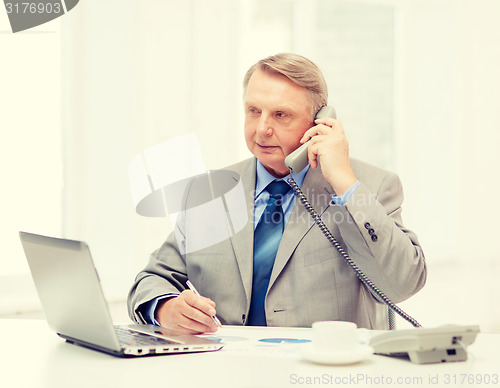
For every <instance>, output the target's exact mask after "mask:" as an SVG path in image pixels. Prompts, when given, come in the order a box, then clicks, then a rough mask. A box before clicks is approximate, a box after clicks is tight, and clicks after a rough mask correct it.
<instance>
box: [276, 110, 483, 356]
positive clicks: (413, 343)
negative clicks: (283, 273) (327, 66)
mask: <svg viewBox="0 0 500 388" xmlns="http://www.w3.org/2000/svg"><path fill="white" fill-rule="evenodd" d="M324 117H333V118H336V114H335V109H333V107H331V106H325V107H323V108H321V109H320V110H319V112H318V113H317V115H316V118H317V119H318V118H324ZM308 145H309V141H308V142H306V143H304V144H303V145H302V146H300V147H299V148H298V149H296V150H295V151H294V152H292V153H291V154H290V155H288V156H287V157H286V158H285V165H286V166H287V167H288V168H289V169H290V172H295V173H298V172H300V171H302V170H303V169H304V168H305V167H306V166H307V164H308V160H309V159H308V155H307V147H308ZM287 182H288V183H289V184H290V186H291V187H292V189H293V191H294V193H295V195H296V196H297V198H298V199H299V201H300V202H301V204H302V206H304V207H305V209H306V210H307V212H308V213H309V214H310V215H311V217H312V218H313V220H314V222H315V223H316V225H317V226H318V227H319V228H320V230H321V232H322V233H323V234H324V235H325V237H326V238H327V239H328V241H330V243H331V244H332V245H333V246H334V247H335V248H336V249H337V251H338V252H339V254H340V255H341V257H342V258H343V260H344V262H345V263H346V264H347V265H348V266H349V267H351V269H352V270H353V271H354V272H355V274H356V276H357V277H358V279H359V280H360V281H361V282H362V283H363V284H364V285H365V286H366V287H367V288H368V289H369V290H370V292H371V293H372V294H373V295H374V296H375V297H376V298H377V299H378V300H379V301H381V302H383V303H385V304H386V305H387V307H388V308H389V329H393V328H394V327H393V323H394V322H393V321H392V319H391V317H392V318H393V314H394V313H396V314H398V315H399V316H401V317H402V318H403V319H405V320H406V321H408V322H409V323H411V324H412V325H413V327H415V328H418V331H416V332H412V331H399V332H390V333H387V334H384V335H382V336H381V338H379V337H375V338H374V339H372V341H371V342H370V345H371V346H372V347H373V348H374V350H375V352H376V353H378V354H386V355H400V354H401V353H406V354H408V355H409V357H410V360H411V361H412V362H414V363H436V362H447V361H464V360H466V359H467V351H466V346H467V345H469V344H471V343H472V342H474V339H475V335H476V334H477V332H479V327H477V326H473V327H468V326H457V327H455V328H454V329H453V330H450V329H448V328H446V327H445V328H439V329H432V328H431V329H424V328H422V326H421V325H420V324H419V323H418V322H417V321H416V320H415V319H414V318H413V317H411V316H410V315H408V314H407V313H405V312H404V311H403V310H402V309H401V308H399V307H398V306H396V305H395V304H394V303H393V302H392V301H391V300H390V299H389V298H388V297H387V295H385V293H384V292H383V291H382V290H380V289H379V288H378V287H377V286H376V285H375V284H374V283H373V282H372V281H371V280H370V279H369V278H368V277H367V276H366V275H365V274H364V273H363V271H361V269H360V268H359V267H358V266H357V265H356V263H355V262H354V261H353V260H352V259H351V258H350V257H349V255H348V254H347V252H346V251H345V250H344V248H343V247H342V245H340V243H339V242H338V241H337V240H336V239H335V237H334V236H333V235H332V233H331V232H330V231H329V230H328V228H327V227H326V225H325V224H324V222H323V220H322V219H321V216H320V215H319V214H318V213H317V212H316V210H314V208H313V207H312V206H311V204H310V203H309V201H308V200H307V197H306V196H305V194H304V193H303V192H302V190H301V189H300V187H299V186H298V184H297V183H296V182H295V180H294V179H293V177H292V176H291V175H290V177H289V178H288V179H287ZM405 333H410V334H409V335H406V334H405ZM408 337H410V339H411V340H408ZM464 337H466V338H465V339H466V340H465V341H464V340H463V339H464ZM422 343H425V345H426V346H425V349H424V348H423V347H422V346H421V344H422ZM389 344H391V345H390V346H389ZM455 345H456V346H455Z"/></svg>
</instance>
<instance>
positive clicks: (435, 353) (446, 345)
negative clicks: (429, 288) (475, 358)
mask: <svg viewBox="0 0 500 388" xmlns="http://www.w3.org/2000/svg"><path fill="white" fill-rule="evenodd" d="M477 333H479V326H477V325H472V326H458V325H457V326H451V325H450V326H442V327H436V328H429V329H426V328H422V327H419V328H415V329H409V330H393V331H389V332H386V333H383V334H379V335H376V336H375V337H373V338H372V339H371V340H370V346H371V347H372V348H373V349H374V351H375V354H381V355H386V356H393V357H402V358H409V359H410V361H411V362H414V363H416V364H431V363H439V362H450V361H465V360H467V349H466V347H467V346H468V345H470V344H472V343H473V342H474V340H475V339H476V335H477Z"/></svg>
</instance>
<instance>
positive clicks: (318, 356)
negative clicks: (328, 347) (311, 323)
mask: <svg viewBox="0 0 500 388" xmlns="http://www.w3.org/2000/svg"><path fill="white" fill-rule="evenodd" d="M301 348H302V349H301V354H302V357H303V358H304V359H306V360H308V361H312V362H316V363H318V364H328V365H347V364H355V363H357V362H360V361H363V360H364V359H365V358H367V357H369V356H371V355H372V354H373V348H372V347H371V346H368V345H359V346H358V347H357V348H355V349H353V350H349V351H340V352H339V351H331V352H327V351H320V350H316V349H314V348H313V344H312V343H309V344H304V345H302V346H301Z"/></svg>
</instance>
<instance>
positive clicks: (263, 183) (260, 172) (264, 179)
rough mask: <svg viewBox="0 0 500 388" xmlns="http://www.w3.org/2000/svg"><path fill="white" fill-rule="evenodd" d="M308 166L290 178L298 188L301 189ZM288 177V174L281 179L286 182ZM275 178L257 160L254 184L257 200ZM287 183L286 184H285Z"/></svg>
mask: <svg viewBox="0 0 500 388" xmlns="http://www.w3.org/2000/svg"><path fill="white" fill-rule="evenodd" d="M309 167H310V166H309V165H307V166H306V167H305V168H304V169H303V170H302V171H301V172H299V173H298V174H295V173H293V172H292V174H291V175H292V178H293V179H294V180H295V182H297V184H298V185H299V187H302V183H303V182H304V178H305V176H306V174H307V171H309ZM288 177H290V174H288V175H287V176H285V177H284V178H281V179H282V180H284V181H285V182H286V180H287V179H288ZM275 179H276V177H274V176H272V175H271V174H270V173H269V171H267V170H266V168H265V167H264V165H263V164H262V163H261V162H260V160H258V159H257V179H256V182H255V198H257V197H258V196H259V195H260V194H261V193H262V191H263V190H264V189H265V188H266V187H267V185H268V184H269V183H271V182H272V181H274V180H275ZM287 183H288V182H287Z"/></svg>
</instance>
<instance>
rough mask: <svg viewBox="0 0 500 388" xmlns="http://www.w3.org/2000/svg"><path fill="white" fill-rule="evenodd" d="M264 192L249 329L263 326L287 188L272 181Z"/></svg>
mask: <svg viewBox="0 0 500 388" xmlns="http://www.w3.org/2000/svg"><path fill="white" fill-rule="evenodd" d="M266 190H267V191H268V192H269V194H270V197H269V201H268V202H267V206H266V209H265V210H264V213H262V216H261V217H260V220H259V223H258V224H257V227H256V228H255V233H254V239H253V279H252V300H251V302H250V312H249V314H248V324H249V325H250V326H266V312H265V309H264V301H265V299H266V293H267V287H268V286H269V279H270V278H271V272H272V270H273V265H274V259H275V258H276V253H277V252H278V247H279V245H280V240H281V236H282V235H283V229H284V225H285V220H284V214H283V210H282V208H281V204H282V199H283V196H284V195H285V194H286V193H287V192H288V190H290V186H289V185H288V184H287V183H286V182H284V181H273V182H271V183H270V184H269V185H268V186H267V188H266Z"/></svg>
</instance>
